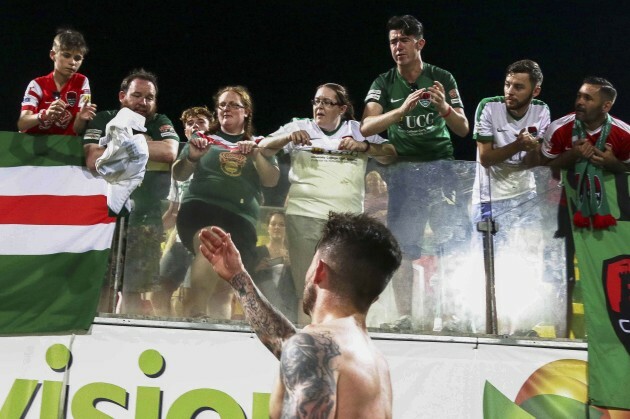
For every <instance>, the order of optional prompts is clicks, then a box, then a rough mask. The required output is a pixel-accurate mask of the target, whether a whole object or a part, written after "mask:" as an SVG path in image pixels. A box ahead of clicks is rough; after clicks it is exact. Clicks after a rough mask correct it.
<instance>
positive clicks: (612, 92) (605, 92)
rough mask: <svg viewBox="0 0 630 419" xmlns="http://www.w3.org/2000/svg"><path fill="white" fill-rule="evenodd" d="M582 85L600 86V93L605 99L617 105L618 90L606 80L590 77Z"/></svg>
mask: <svg viewBox="0 0 630 419" xmlns="http://www.w3.org/2000/svg"><path fill="white" fill-rule="evenodd" d="M582 84H594V85H595V86H599V91H600V92H601V94H602V96H604V99H607V100H610V101H611V102H612V103H615V100H616V99H617V89H615V87H614V86H613V85H612V83H611V82H609V81H608V80H606V79H605V78H603V77H593V76H589V77H587V78H585V79H584V81H583V82H582Z"/></svg>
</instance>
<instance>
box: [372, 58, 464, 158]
mask: <svg viewBox="0 0 630 419" xmlns="http://www.w3.org/2000/svg"><path fill="white" fill-rule="evenodd" d="M434 81H439V82H440V83H442V85H443V86H444V91H445V96H446V101H447V103H449V104H450V105H451V106H452V107H453V108H462V107H463V104H462V101H461V99H460V97H459V92H458V91H457V83H456V82H455V78H453V76H452V75H451V73H449V72H448V71H446V70H443V69H441V68H439V67H436V66H434V65H432V64H428V63H422V73H420V76H419V77H418V78H417V79H416V82H415V84H416V85H417V87H418V88H419V89H422V88H425V89H426V88H429V87H431V86H433V82H434ZM413 90H414V89H412V87H411V86H410V84H409V83H408V82H407V81H406V80H405V79H403V77H402V76H401V75H400V73H399V72H398V69H397V68H396V67H394V68H392V69H391V70H389V71H388V72H386V73H383V74H381V75H380V76H378V78H377V79H376V80H374V82H373V83H372V86H371V87H370V91H369V92H368V94H367V96H366V98H365V103H368V102H377V103H378V104H380V105H381V106H382V108H383V113H386V112H389V111H391V110H393V109H397V108H399V107H400V106H401V105H402V104H403V102H404V101H405V99H406V98H407V96H409V94H410V93H411V92H412V91H413ZM387 136H388V139H389V141H390V143H392V144H393V145H394V147H396V152H397V153H398V155H400V156H403V157H404V156H408V157H413V160H418V161H432V160H440V159H452V158H453V143H452V142H451V136H450V134H449V131H448V128H447V127H446V121H444V118H442V117H441V116H440V114H439V112H438V111H437V110H436V109H435V107H434V106H433V104H432V103H431V102H430V101H429V100H428V99H426V100H425V99H422V100H420V101H419V102H418V105H417V106H416V107H415V108H414V109H412V110H411V111H410V112H408V113H407V115H405V117H404V118H403V120H402V121H400V122H399V123H396V124H392V125H390V126H389V127H388V128H387Z"/></svg>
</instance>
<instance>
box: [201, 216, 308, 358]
mask: <svg viewBox="0 0 630 419" xmlns="http://www.w3.org/2000/svg"><path fill="white" fill-rule="evenodd" d="M199 239H200V240H201V245H200V246H199V248H200V250H201V253H203V255H204V256H205V257H206V259H208V261H209V262H210V263H211V264H212V267H213V268H214V270H215V272H216V273H217V274H218V275H219V276H220V277H221V278H223V279H224V280H225V281H227V282H228V283H229V284H230V285H231V286H232V288H233V289H234V290H235V291H236V294H237V296H238V298H239V300H240V302H241V305H242V306H243V310H244V311H245V317H246V318H247V321H248V322H249V324H250V325H251V327H252V329H254V332H256V335H257V336H258V338H259V339H260V341H261V342H262V343H263V344H264V345H265V346H266V347H267V348H268V349H269V350H270V351H271V352H272V353H273V354H274V355H275V356H276V358H278V359H280V355H281V354H282V345H283V344H284V342H285V341H286V340H287V339H289V338H290V337H291V336H293V335H295V333H296V328H295V326H293V324H292V323H291V322H290V321H289V320H288V319H287V318H286V317H285V316H284V315H283V314H282V313H280V311H278V310H277V309H276V308H275V307H274V306H272V305H271V303H270V302H269V301H268V300H267V298H265V296H264V295H262V293H261V292H260V290H259V289H258V288H257V287H256V285H255V284H254V282H253V281H252V278H251V276H249V273H247V271H246V270H245V266H243V262H242V261H241V254H240V253H239V251H238V249H237V248H236V246H235V245H234V242H232V239H231V237H230V235H229V234H228V233H226V232H225V231H223V230H222V229H220V228H219V227H211V228H210V229H203V230H202V231H201V233H200V234H199Z"/></svg>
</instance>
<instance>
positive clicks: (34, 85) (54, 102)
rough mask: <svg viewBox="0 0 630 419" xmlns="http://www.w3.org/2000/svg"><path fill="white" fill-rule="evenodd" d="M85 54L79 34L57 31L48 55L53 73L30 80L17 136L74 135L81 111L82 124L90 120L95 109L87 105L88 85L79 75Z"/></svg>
mask: <svg viewBox="0 0 630 419" xmlns="http://www.w3.org/2000/svg"><path fill="white" fill-rule="evenodd" d="M87 52H88V47H87V45H86V43H85V40H84V39H83V35H82V34H81V33H79V32H77V31H75V30H71V29H60V30H59V31H57V36H55V39H54V40H53V45H52V50H51V51H50V59H51V60H52V61H53V63H54V69H53V71H52V73H50V74H48V75H46V76H42V77H38V78H36V79H35V80H32V81H31V82H30V83H29V85H28V87H27V88H26V93H25V94H24V99H23V100H22V111H21V112H20V119H19V120H18V123H17V126H18V129H19V130H20V132H26V133H29V134H57V135H75V130H74V126H73V123H74V119H75V116H76V115H77V113H78V112H79V111H80V110H82V119H83V121H84V122H83V124H85V123H87V120H88V119H91V117H93V114H94V111H95V110H96V106H95V105H93V104H91V103H90V102H91V100H90V83H89V82H88V79H87V77H85V76H84V75H83V74H79V73H78V71H79V68H80V67H81V64H82V63H83V59H84V57H85V54H87ZM83 105H86V106H83ZM82 106H83V108H82Z"/></svg>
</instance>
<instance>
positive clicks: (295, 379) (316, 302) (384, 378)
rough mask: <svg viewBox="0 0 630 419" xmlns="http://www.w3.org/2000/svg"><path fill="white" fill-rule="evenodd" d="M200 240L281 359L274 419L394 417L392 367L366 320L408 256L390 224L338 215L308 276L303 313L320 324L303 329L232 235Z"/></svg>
mask: <svg viewBox="0 0 630 419" xmlns="http://www.w3.org/2000/svg"><path fill="white" fill-rule="evenodd" d="M200 239H201V246H200V249H201V252H202V253H203V255H204V256H205V257H206V258H207V259H208V260H209V261H210V263H212V265H213V267H214V270H215V271H216V272H217V273H218V274H219V276H221V277H222V278H223V279H224V280H226V281H227V282H228V283H229V284H230V285H231V286H232V287H233V288H234V290H235V291H236V293H237V294H238V297H239V299H240V301H241V304H242V305H243V308H244V310H245V315H246V317H247V320H248V321H249V323H250V324H251V326H252V328H253V330H254V331H255V332H256V334H257V335H258V337H259V339H260V340H261V341H262V343H263V344H264V345H265V346H266V347H267V348H268V349H269V350H270V351H271V352H272V353H273V354H274V355H275V356H276V357H277V358H278V359H279V360H280V376H279V378H278V380H277V381H276V384H275V386H274V389H273V391H272V394H271V399H270V406H269V412H270V416H271V417H272V418H279V417H283V418H284V417H300V418H306V417H318V418H320V417H321V418H335V417H339V418H365V417H370V418H391V417H392V388H391V380H390V376H389V366H388V365H387V361H386V360H385V358H384V357H383V355H382V354H381V353H380V352H379V351H378V350H377V349H376V347H375V346H374V344H373V342H372V340H371V339H370V336H369V335H368V332H367V327H366V323H365V319H366V316H367V312H368V310H369V308H370V306H371V305H372V303H373V302H374V301H375V300H376V299H377V298H378V296H379V294H380V293H381V292H382V291H383V289H384V288H385V287H386V286H387V284H388V283H389V280H390V279H391V276H392V275H393V273H394V271H395V270H396V269H397V268H398V266H399V265H400V261H401V258H402V256H401V253H400V249H399V247H398V243H397V242H396V239H395V238H394V237H393V235H392V234H391V233H390V231H389V230H388V229H387V228H386V227H385V226H384V225H383V224H381V223H380V222H378V221H376V220H374V219H373V218H371V217H369V216H367V215H365V214H360V215H353V214H347V213H346V214H335V213H331V214H330V217H329V219H328V222H327V223H326V225H325V227H324V230H323V232H322V238H321V241H320V242H319V245H318V246H317V251H316V253H315V256H314V257H313V261H312V263H311V266H310V267H309V269H308V272H307V274H306V284H305V290H304V302H303V309H304V312H305V313H306V314H308V315H310V317H311V319H312V322H311V324H310V325H308V326H306V327H304V329H302V330H301V331H299V332H298V331H297V330H296V328H295V327H294V326H293V324H291V323H290V322H289V321H288V320H287V319H286V318H285V317H284V316H283V315H282V314H280V312H279V311H278V310H276V309H275V308H274V307H273V306H272V305H271V304H270V303H269V302H268V301H267V300H266V299H265V297H264V296H263V295H262V294H261V293H260V291H259V290H258V288H256V286H255V285H254V283H253V282H252V279H251V277H250V276H249V274H248V273H247V271H246V270H245V267H244V266H243V264H242V262H241V259H240V255H239V252H238V250H237V249H236V247H235V246H234V244H233V243H232V240H231V239H230V236H229V235H228V234H226V233H225V232H224V231H223V230H221V229H220V228H218V227H212V228H211V229H210V230H203V231H202V232H201V234H200Z"/></svg>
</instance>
